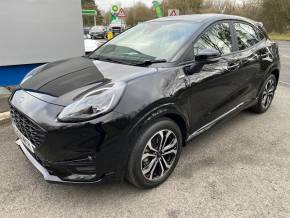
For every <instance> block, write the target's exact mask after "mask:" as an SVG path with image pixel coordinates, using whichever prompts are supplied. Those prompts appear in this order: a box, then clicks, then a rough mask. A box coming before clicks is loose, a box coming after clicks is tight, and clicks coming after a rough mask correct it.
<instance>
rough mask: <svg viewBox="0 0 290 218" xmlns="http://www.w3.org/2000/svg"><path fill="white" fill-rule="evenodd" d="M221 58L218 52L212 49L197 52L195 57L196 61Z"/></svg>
mask: <svg viewBox="0 0 290 218" xmlns="http://www.w3.org/2000/svg"><path fill="white" fill-rule="evenodd" d="M220 56H221V54H220V52H219V51H218V50H216V49H213V48H205V49H202V50H200V51H199V52H198V54H197V55H196V56H195V60H197V61H207V60H210V59H214V58H219V57H220Z"/></svg>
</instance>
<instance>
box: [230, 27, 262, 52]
mask: <svg viewBox="0 0 290 218" xmlns="http://www.w3.org/2000/svg"><path fill="white" fill-rule="evenodd" d="M234 28H235V30H236V34H237V43H238V49H239V50H240V51H242V50H245V49H247V48H250V47H252V46H253V45H255V44H257V43H258V42H259V41H260V37H259V35H258V34H257V32H256V31H255V29H254V27H252V26H251V25H249V24H245V23H235V24H234Z"/></svg>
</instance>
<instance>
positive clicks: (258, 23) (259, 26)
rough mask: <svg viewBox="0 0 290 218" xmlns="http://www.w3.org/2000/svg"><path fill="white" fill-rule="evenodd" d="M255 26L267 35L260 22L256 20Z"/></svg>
mask: <svg viewBox="0 0 290 218" xmlns="http://www.w3.org/2000/svg"><path fill="white" fill-rule="evenodd" d="M256 26H257V27H258V28H259V30H261V31H262V32H263V33H264V34H265V35H266V36H267V37H268V33H267V30H266V28H265V26H264V24H263V23H262V22H256Z"/></svg>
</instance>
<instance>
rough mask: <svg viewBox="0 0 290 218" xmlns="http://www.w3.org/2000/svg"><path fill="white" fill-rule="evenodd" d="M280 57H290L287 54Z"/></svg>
mask: <svg viewBox="0 0 290 218" xmlns="http://www.w3.org/2000/svg"><path fill="white" fill-rule="evenodd" d="M281 57H282V58H290V56H289V55H281Z"/></svg>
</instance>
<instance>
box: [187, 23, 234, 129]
mask: <svg viewBox="0 0 290 218" xmlns="http://www.w3.org/2000/svg"><path fill="white" fill-rule="evenodd" d="M233 42H234V36H233V31H232V29H231V21H223V22H218V23H215V24H213V25H211V26H210V27H209V28H207V29H206V30H205V31H204V32H203V33H202V34H201V35H200V37H199V38H198V39H197V40H196V41H195V42H194V44H193V47H192V51H191V52H193V53H194V55H195V56H197V55H198V54H199V52H200V51H202V50H203V49H208V48H211V49H212V48H213V49H216V50H218V51H219V52H220V55H221V57H219V58H215V59H213V60H211V61H208V62H199V61H194V63H193V64H192V65H190V66H186V67H184V73H185V74H186V77H187V80H188V83H189V87H188V89H187V91H188V92H189V94H188V96H190V104H191V118H192V119H191V123H192V131H195V130H197V129H199V128H200V127H202V126H204V125H206V124H208V123H209V122H211V121H213V120H214V119H217V118H218V117H221V116H223V114H225V113H227V112H228V111H230V110H232V109H233V108H234V107H236V106H237V104H236V103H235V102H236V99H237V96H238V95H239V93H237V91H238V87H237V86H236V84H237V81H236V82H234V80H237V73H238V72H237V71H238V69H239V60H238V59H237V58H236V55H235V54H234V53H233V51H234V46H233V45H234V44H233ZM188 67H190V68H191V69H193V70H190V71H188Z"/></svg>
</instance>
